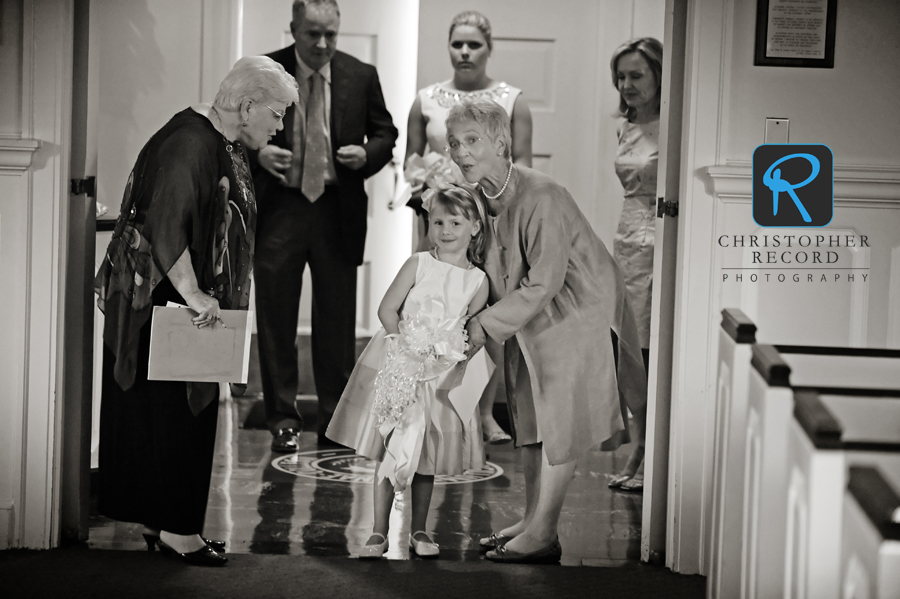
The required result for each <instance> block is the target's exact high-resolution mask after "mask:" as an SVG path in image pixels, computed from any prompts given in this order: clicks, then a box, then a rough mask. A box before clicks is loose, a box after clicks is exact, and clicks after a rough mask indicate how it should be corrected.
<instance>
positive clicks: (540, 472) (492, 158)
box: [447, 101, 647, 563]
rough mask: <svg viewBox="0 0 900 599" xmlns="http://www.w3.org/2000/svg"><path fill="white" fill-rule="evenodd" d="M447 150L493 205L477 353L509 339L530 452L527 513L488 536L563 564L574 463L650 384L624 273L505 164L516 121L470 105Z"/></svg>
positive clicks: (601, 442)
mask: <svg viewBox="0 0 900 599" xmlns="http://www.w3.org/2000/svg"><path fill="white" fill-rule="evenodd" d="M447 141H448V146H449V150H450V157H451V158H452V159H453V161H454V162H455V163H456V164H457V165H458V166H459V167H460V169H461V170H462V173H463V175H464V176H465V178H466V180H467V181H468V182H469V183H477V184H478V186H479V188H480V191H481V194H482V197H483V198H484V200H485V205H486V208H487V221H488V227H487V229H488V231H487V233H488V236H489V239H488V245H487V248H488V249H487V252H486V256H485V264H484V268H485V271H486V272H487V275H488V279H489V281H490V304H491V305H490V307H488V308H486V309H485V310H483V311H482V312H481V313H479V314H477V315H476V316H475V317H473V318H472V319H471V320H470V321H469V323H468V327H467V328H468V330H469V340H470V349H469V351H470V353H471V354H474V352H476V351H477V350H478V349H479V348H480V347H481V345H483V344H484V342H485V339H486V337H487V336H490V337H491V338H492V339H494V340H495V341H497V342H501V343H502V342H505V353H504V362H505V366H506V381H507V403H508V406H509V411H510V419H511V424H512V428H513V436H514V438H515V442H516V446H517V447H520V448H522V451H523V469H524V472H525V497H526V505H525V513H524V516H523V518H522V520H520V521H519V522H516V523H515V524H513V525H511V526H509V527H507V528H504V529H502V530H500V531H498V532H497V533H493V534H491V535H490V536H489V537H487V538H484V539H482V540H481V545H482V547H484V548H487V549H491V550H490V551H488V553H487V558H488V559H490V560H493V561H499V562H519V563H524V562H529V563H543V562H551V563H552V562H556V561H558V560H559V558H560V556H561V555H562V548H561V546H560V543H559V537H558V535H557V525H558V522H559V515H560V512H561V511H562V506H563V501H564V500H565V496H566V491H567V489H568V486H569V481H570V480H571V479H572V476H573V474H574V471H575V461H576V460H577V459H578V458H579V457H580V456H581V455H583V454H584V453H586V452H587V451H588V450H590V449H591V448H593V447H597V446H599V447H601V448H602V449H615V448H616V447H618V446H619V445H620V444H621V443H623V442H626V441H627V440H628V427H627V424H626V421H625V414H626V405H627V407H628V408H630V409H631V410H632V411H634V410H638V409H640V408H642V407H643V405H644V403H645V402H646V387H647V380H646V374H645V372H644V365H643V359H642V357H641V346H640V341H639V339H638V332H637V327H636V324H635V321H634V316H633V313H632V311H631V309H630V308H629V306H628V300H627V298H626V295H625V285H624V281H623V278H622V273H621V271H620V270H619V267H618V266H617V265H616V263H615V261H614V260H613V258H612V256H610V254H609V252H608V251H607V250H606V247H604V245H603V242H601V241H600V239H599V238H598V237H597V236H596V234H595V233H594V231H593V229H592V228H591V226H590V223H588V221H587V219H586V218H585V217H584V215H583V214H582V213H581V211H580V210H579V208H578V205H577V204H576V203H575V200H574V199H573V198H572V196H571V194H569V192H568V191H566V189H565V188H564V187H563V186H561V185H559V184H558V183H556V182H555V181H554V180H553V179H551V178H550V177H548V176H547V175H544V174H542V173H540V172H538V171H535V170H532V169H530V168H527V167H523V166H518V165H514V164H513V163H512V162H511V161H510V127H509V117H508V116H507V114H506V111H504V110H503V109H502V108H501V107H500V106H498V105H496V104H495V103H493V102H485V101H471V102H464V103H462V104H460V105H458V106H455V107H453V108H452V109H451V110H450V113H449V114H448V116H447Z"/></svg>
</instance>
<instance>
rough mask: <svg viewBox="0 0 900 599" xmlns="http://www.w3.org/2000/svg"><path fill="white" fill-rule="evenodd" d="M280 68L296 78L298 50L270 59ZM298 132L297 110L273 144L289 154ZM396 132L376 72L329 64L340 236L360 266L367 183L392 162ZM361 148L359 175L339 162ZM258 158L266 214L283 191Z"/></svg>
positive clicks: (349, 62) (253, 158) (347, 59)
mask: <svg viewBox="0 0 900 599" xmlns="http://www.w3.org/2000/svg"><path fill="white" fill-rule="evenodd" d="M267 56H269V57H270V58H271V59H273V60H275V61H276V62H279V63H281V65H282V66H283V67H284V68H285V70H286V71H287V72H288V73H289V74H291V75H292V76H293V75H295V74H296V72H297V57H296V55H295V54H294V46H288V47H287V48H282V49H281V50H278V51H276V52H272V53H271V54H268V55H267ZM293 130H294V108H293V106H292V107H290V108H289V109H288V111H287V113H286V114H285V115H284V129H283V130H282V131H278V132H277V133H276V134H275V137H273V138H272V141H270V142H269V143H271V144H273V145H276V146H278V147H280V148H286V149H288V150H291V149H292V148H291V143H292V139H291V138H292V137H293ZM396 140H397V128H396V127H394V123H393V121H392V120H391V114H390V113H389V112H388V110H387V108H386V107H385V105H384V96H383V95H382V93H381V83H380V82H379V81H378V72H377V71H376V70H375V67H373V66H372V65H369V64H366V63H364V62H360V61H359V60H357V59H355V58H353V57H352V56H350V55H349V54H344V53H343V52H341V51H338V52H337V53H336V54H335V55H334V57H333V58H332V59H331V149H332V162H333V163H334V169H335V172H336V173H337V177H338V182H339V184H340V187H339V189H340V198H341V232H342V233H343V237H344V248H345V250H346V252H347V258H348V259H349V260H352V261H353V262H354V263H356V264H362V261H363V252H364V250H365V245H366V214H367V212H368V211H367V206H368V197H367V196H366V191H365V188H364V186H363V183H364V181H365V179H366V178H367V177H371V176H372V175H374V174H375V173H377V172H378V171H380V170H381V169H382V168H383V167H384V165H385V164H387V163H388V162H390V160H391V158H392V157H393V150H394V142H395V141H396ZM351 144H353V145H359V146H362V147H364V148H365V149H366V157H367V160H366V164H365V166H363V167H362V168H361V169H359V170H358V171H354V170H351V169H349V168H347V167H345V166H343V165H341V163H339V162H338V161H337V156H336V152H337V150H338V148H340V147H342V146H346V145H351ZM257 154H258V153H257V152H251V155H250V162H251V166H252V168H253V182H254V184H255V186H256V198H257V203H258V205H259V211H260V213H261V216H262V214H264V213H265V210H266V199H267V196H269V195H270V194H273V193H278V192H279V191H281V190H280V189H278V188H280V187H282V185H281V183H279V182H278V180H277V179H275V177H273V176H272V175H271V174H269V172H268V171H266V170H265V169H264V168H262V167H260V166H259V163H258V162H257Z"/></svg>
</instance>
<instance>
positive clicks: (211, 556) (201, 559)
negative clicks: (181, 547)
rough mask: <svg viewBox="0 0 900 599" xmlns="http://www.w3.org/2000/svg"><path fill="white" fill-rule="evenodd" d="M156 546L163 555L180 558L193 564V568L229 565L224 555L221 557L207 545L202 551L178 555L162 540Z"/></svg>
mask: <svg viewBox="0 0 900 599" xmlns="http://www.w3.org/2000/svg"><path fill="white" fill-rule="evenodd" d="M156 545H157V547H159V549H160V551H162V552H163V553H167V554H169V555H174V556H176V557H179V558H181V560H182V561H184V562H185V563H188V564H191V565H192V566H224V565H225V564H227V563H228V558H227V557H225V556H224V555H219V554H218V553H216V552H215V551H213V549H212V548H210V546H209V545H206V546H205V547H203V548H202V549H198V550H197V551H191V552H189V553H178V552H177V551H175V550H174V549H172V548H171V547H170V546H168V545H167V544H166V542H165V541H163V540H162V539H159V540H158V541H156Z"/></svg>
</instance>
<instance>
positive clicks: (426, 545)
mask: <svg viewBox="0 0 900 599" xmlns="http://www.w3.org/2000/svg"><path fill="white" fill-rule="evenodd" d="M416 535H425V538H426V539H428V540H427V541H417V540H416ZM409 548H410V549H411V550H412V551H413V553H415V554H416V555H418V556H419V557H437V556H438V555H440V553H441V550H440V547H439V545H438V544H437V543H435V542H434V541H432V540H431V538H429V536H428V533H427V532H425V531H424V530H417V531H416V532H414V533H412V534H411V535H410V536H409Z"/></svg>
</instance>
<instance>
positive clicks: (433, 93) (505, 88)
mask: <svg viewBox="0 0 900 599" xmlns="http://www.w3.org/2000/svg"><path fill="white" fill-rule="evenodd" d="M425 93H426V94H427V95H428V97H429V98H434V100H435V101H436V102H437V103H438V105H439V106H443V107H444V108H450V107H452V106H455V105H456V104H459V103H460V102H461V101H462V100H493V101H495V102H497V101H498V100H502V99H505V98H508V97H509V93H510V89H509V85H507V84H506V82H505V81H501V82H500V83H498V84H496V85H492V86H491V87H489V88H487V89H479V90H475V91H470V92H464V91H460V90H454V89H447V88H445V87H444V86H443V85H441V84H440V83H435V84H434V85H432V86H431V87H429V88H427V89H426V91H425Z"/></svg>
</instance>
